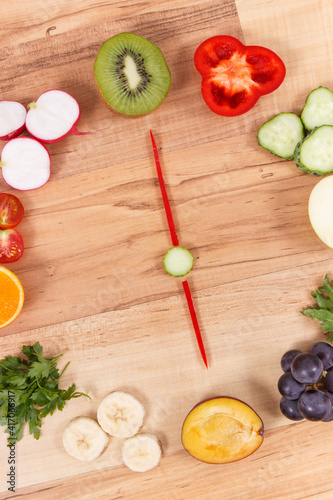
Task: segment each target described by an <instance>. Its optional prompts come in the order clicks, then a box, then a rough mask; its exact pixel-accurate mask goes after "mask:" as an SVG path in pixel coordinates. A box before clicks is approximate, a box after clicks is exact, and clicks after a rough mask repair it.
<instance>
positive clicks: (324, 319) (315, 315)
mask: <svg viewBox="0 0 333 500" xmlns="http://www.w3.org/2000/svg"><path fill="white" fill-rule="evenodd" d="M311 295H312V297H313V298H314V299H315V300H316V302H317V305H318V307H317V308H315V307H308V308H307V309H304V310H303V311H301V313H302V314H304V316H308V317H309V318H312V319H316V320H317V321H319V323H320V326H321V327H322V329H323V331H324V333H330V335H329V336H328V338H327V340H328V341H331V340H333V281H329V279H328V275H327V274H326V276H325V279H324V281H323V282H322V286H321V287H319V288H318V289H317V290H315V291H314V292H313V293H311Z"/></svg>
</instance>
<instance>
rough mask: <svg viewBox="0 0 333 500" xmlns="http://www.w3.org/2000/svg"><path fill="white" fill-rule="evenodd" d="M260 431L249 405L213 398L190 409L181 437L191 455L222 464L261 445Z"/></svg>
mask: <svg viewBox="0 0 333 500" xmlns="http://www.w3.org/2000/svg"><path fill="white" fill-rule="evenodd" d="M263 434H264V426H263V422H262V420H261V419H260V417H259V416H258V415H257V413H256V412H255V411H254V410H253V409H252V408H251V407H250V406H248V405H247V404H246V403H244V402H242V401H239V400H238V399H234V398H231V397H217V398H213V399H209V400H207V401H203V402H202V403H199V404H198V405H196V406H195V407H194V408H193V409H192V410H191V411H190V413H189V414H188V415H187V417H186V419H185V421H184V424H183V428H182V436H181V438H182V443H183V446H184V448H185V449H186V450H187V451H188V452H189V453H190V455H192V456H193V457H194V458H196V459H198V460H200V461H202V462H207V463H210V464H222V463H229V462H235V461H237V460H241V459H242V458H245V457H247V456H248V455H251V454H252V453H253V452H255V451H256V450H257V449H258V448H259V446H260V445H261V444H262V442H263V439H264V437H263Z"/></svg>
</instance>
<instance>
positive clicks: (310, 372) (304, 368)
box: [291, 352, 323, 384]
mask: <svg viewBox="0 0 333 500" xmlns="http://www.w3.org/2000/svg"><path fill="white" fill-rule="evenodd" d="M291 373H292V375H293V377H294V379H296V380H297V382H300V383H301V384H315V383H316V382H318V380H319V378H320V376H321V374H322V373H323V363H322V362H321V360H320V359H319V358H318V356H316V355H315V354H312V353H311V352H302V353H301V354H299V355H298V356H296V358H294V360H293V362H292V363H291Z"/></svg>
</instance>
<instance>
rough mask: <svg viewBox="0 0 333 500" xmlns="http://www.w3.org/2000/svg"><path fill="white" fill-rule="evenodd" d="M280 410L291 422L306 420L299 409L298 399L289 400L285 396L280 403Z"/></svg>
mask: <svg viewBox="0 0 333 500" xmlns="http://www.w3.org/2000/svg"><path fill="white" fill-rule="evenodd" d="M280 410H281V413H283V415H284V416H285V417H287V418H289V420H303V418H304V417H303V415H302V414H301V412H300V411H299V409H298V400H297V399H287V398H286V397H284V396H283V397H282V398H281V401H280Z"/></svg>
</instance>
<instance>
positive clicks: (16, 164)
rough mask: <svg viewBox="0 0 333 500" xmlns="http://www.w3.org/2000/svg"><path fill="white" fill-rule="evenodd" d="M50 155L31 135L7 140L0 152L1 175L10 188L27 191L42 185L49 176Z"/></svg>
mask: <svg viewBox="0 0 333 500" xmlns="http://www.w3.org/2000/svg"><path fill="white" fill-rule="evenodd" d="M50 165H51V160H50V155H49V152H48V151H47V149H46V148H45V146H43V145H42V144H40V142H38V141H36V140H35V139H32V138H31V137H17V138H15V139H12V140H11V141H9V142H7V144H6V145H5V146H4V148H3V150H2V153H1V163H0V166H1V167H2V176H3V178H4V180H5V182H7V184H9V185H10V186H11V187H12V188H14V189H18V190H20V191H28V190H30V189H37V188H39V187H41V186H43V185H44V184H45V183H46V182H47V181H48V179H49V177H50Z"/></svg>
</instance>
